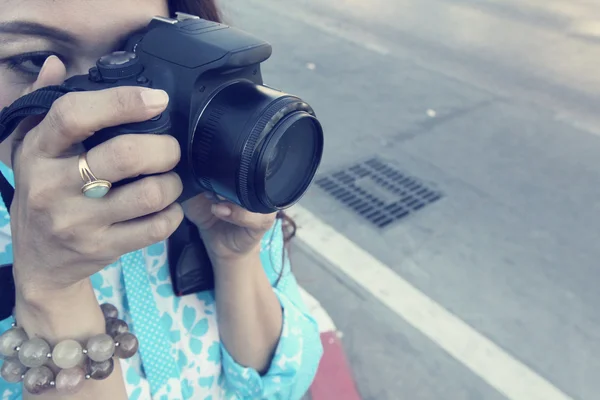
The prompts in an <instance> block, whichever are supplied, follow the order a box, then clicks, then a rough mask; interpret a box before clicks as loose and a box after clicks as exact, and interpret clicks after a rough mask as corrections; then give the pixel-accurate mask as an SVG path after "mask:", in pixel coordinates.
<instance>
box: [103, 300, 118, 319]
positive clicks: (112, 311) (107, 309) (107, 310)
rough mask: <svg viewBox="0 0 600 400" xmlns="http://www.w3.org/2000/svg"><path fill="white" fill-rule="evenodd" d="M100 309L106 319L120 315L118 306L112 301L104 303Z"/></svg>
mask: <svg viewBox="0 0 600 400" xmlns="http://www.w3.org/2000/svg"><path fill="white" fill-rule="evenodd" d="M100 309H101V310H102V314H104V319H108V318H117V317H118V316H119V310H117V307H115V306H113V305H112V304H110V303H104V304H102V305H101V306H100Z"/></svg>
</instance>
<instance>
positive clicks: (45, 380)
mask: <svg viewBox="0 0 600 400" xmlns="http://www.w3.org/2000/svg"><path fill="white" fill-rule="evenodd" d="M53 381H54V373H53V372H52V370H50V368H48V367H46V366H42V367H37V368H31V369H30V370H29V371H27V373H26V374H25V378H23V386H24V387H25V390H27V391H28V392H29V393H31V394H41V393H44V392H45V391H46V390H48V389H50V388H51V387H52V382H53Z"/></svg>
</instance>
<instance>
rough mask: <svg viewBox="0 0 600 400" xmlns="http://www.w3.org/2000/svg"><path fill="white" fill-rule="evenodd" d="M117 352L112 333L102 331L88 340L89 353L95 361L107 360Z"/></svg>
mask: <svg viewBox="0 0 600 400" xmlns="http://www.w3.org/2000/svg"><path fill="white" fill-rule="evenodd" d="M114 353H115V341H114V339H113V338H112V337H110V335H107V334H106V333H102V334H100V335H96V336H92V337H91V338H90V339H89V340H88V342H87V355H88V357H89V358H91V359H92V360H93V361H96V362H102V361H106V360H108V359H109V358H111V357H112V356H113V354H114Z"/></svg>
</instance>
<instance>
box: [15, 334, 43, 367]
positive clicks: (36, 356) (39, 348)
mask: <svg viewBox="0 0 600 400" xmlns="http://www.w3.org/2000/svg"><path fill="white" fill-rule="evenodd" d="M48 353H50V345H49V344H48V342H46V341H45V340H44V339H40V338H33V339H29V340H27V341H26V342H24V343H23V344H22V345H21V349H20V350H19V361H21V363H22V364H23V365H24V366H26V367H29V368H35V367H41V366H42V365H44V364H46V362H47V361H48Z"/></svg>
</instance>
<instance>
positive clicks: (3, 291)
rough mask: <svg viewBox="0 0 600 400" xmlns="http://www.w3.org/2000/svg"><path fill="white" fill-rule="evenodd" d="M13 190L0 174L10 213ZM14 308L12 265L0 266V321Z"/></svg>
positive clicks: (2, 192)
mask: <svg viewBox="0 0 600 400" xmlns="http://www.w3.org/2000/svg"><path fill="white" fill-rule="evenodd" d="M14 193H15V190H14V189H13V187H12V186H11V184H10V183H9V182H8V181H7V180H6V178H5V177H4V175H3V174H1V173H0V194H2V200H3V201H4V204H5V205H6V210H7V211H8V212H10V205H11V204H12V199H13V196H14ZM14 307H15V282H14V280H13V275H12V265H11V264H9V265H2V266H0V321H2V320H5V319H6V318H8V317H10V316H11V315H12V311H13V308H14Z"/></svg>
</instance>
